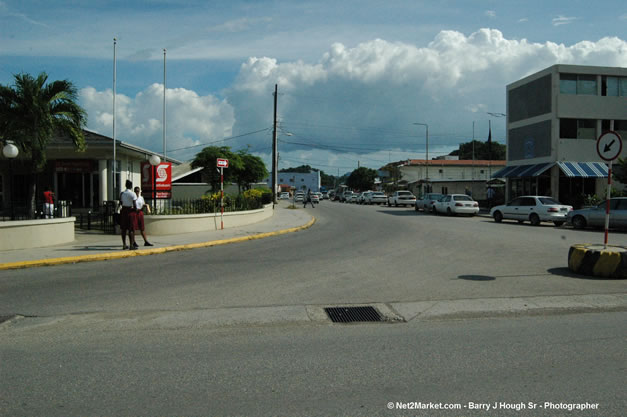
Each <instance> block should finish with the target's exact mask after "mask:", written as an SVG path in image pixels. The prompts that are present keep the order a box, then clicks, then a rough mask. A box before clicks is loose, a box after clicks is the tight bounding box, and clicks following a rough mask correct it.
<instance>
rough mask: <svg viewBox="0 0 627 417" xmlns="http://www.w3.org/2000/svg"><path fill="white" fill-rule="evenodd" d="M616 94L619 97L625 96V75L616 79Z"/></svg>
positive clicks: (626, 92)
mask: <svg viewBox="0 0 627 417" xmlns="http://www.w3.org/2000/svg"><path fill="white" fill-rule="evenodd" d="M618 95H619V96H621V97H627V77H622V78H619V79H618Z"/></svg>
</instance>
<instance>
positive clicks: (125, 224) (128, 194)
mask: <svg viewBox="0 0 627 417" xmlns="http://www.w3.org/2000/svg"><path fill="white" fill-rule="evenodd" d="M136 199H137V196H136V195H135V193H134V192H133V183H132V182H131V181H130V180H126V190H124V191H122V193H120V205H121V206H122V210H121V211H120V229H121V231H122V249H137V248H139V246H137V243H136V242H135V229H137V210H136V209H135V200H136ZM127 230H128V240H129V242H128V243H129V246H126V231H127Z"/></svg>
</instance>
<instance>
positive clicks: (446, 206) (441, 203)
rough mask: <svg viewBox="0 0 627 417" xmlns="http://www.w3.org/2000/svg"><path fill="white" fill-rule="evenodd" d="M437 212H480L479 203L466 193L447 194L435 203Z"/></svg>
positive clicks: (455, 213)
mask: <svg viewBox="0 0 627 417" xmlns="http://www.w3.org/2000/svg"><path fill="white" fill-rule="evenodd" d="M434 207H435V211H436V213H444V214H448V215H449V216H452V215H457V214H470V215H471V216H474V215H475V214H477V213H479V203H477V202H476V201H475V200H473V199H472V197H470V196H468V195H466V194H446V195H444V196H442V197H441V198H440V199H439V200H437V201H436V202H435V204H434Z"/></svg>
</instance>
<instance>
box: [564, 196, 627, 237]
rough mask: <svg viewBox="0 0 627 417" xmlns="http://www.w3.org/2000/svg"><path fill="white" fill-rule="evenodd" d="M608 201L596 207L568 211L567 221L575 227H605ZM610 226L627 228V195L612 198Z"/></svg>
mask: <svg viewBox="0 0 627 417" xmlns="http://www.w3.org/2000/svg"><path fill="white" fill-rule="evenodd" d="M606 204H607V203H606V202H605V201H604V202H602V203H601V204H599V205H598V206H596V207H588V208H583V209H579V210H573V211H571V212H569V213H568V217H567V221H568V223H569V224H571V225H573V227H574V228H575V229H583V228H585V227H605V209H606ZM610 227H611V228H617V229H618V228H621V229H624V228H627V197H617V198H612V199H610Z"/></svg>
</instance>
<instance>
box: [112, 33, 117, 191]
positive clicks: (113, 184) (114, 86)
mask: <svg viewBox="0 0 627 417" xmlns="http://www.w3.org/2000/svg"><path fill="white" fill-rule="evenodd" d="M116 44H117V39H116V38H113V163H112V164H111V168H112V169H111V171H112V173H111V177H112V182H111V184H112V188H111V200H114V199H115V188H116V175H115V174H116V171H117V162H116V154H115V95H116V92H115V91H116V85H115V83H116V72H117V66H116V55H115V52H116V51H115V49H116Z"/></svg>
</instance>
